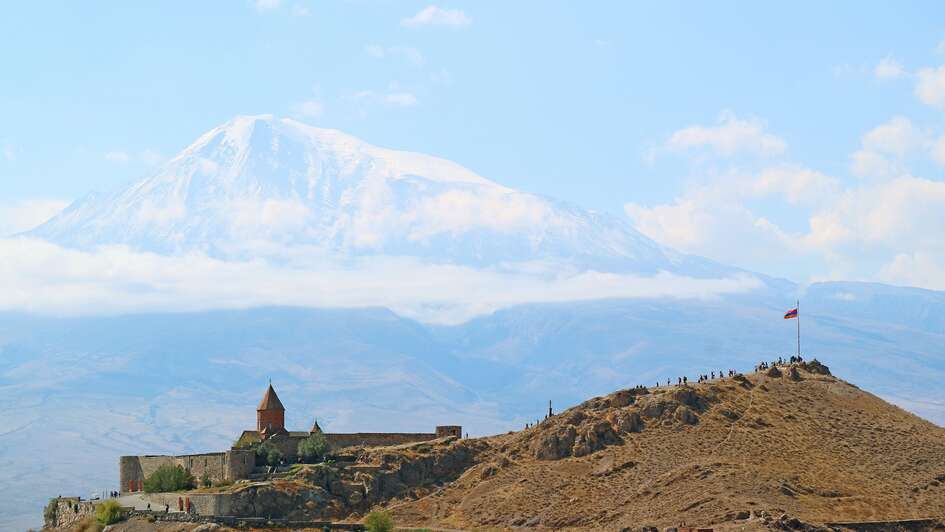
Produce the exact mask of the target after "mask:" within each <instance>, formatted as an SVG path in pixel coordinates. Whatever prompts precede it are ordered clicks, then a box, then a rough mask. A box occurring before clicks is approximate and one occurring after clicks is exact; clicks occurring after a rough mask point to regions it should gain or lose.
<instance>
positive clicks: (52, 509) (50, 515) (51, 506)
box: [43, 499, 59, 526]
mask: <svg viewBox="0 0 945 532" xmlns="http://www.w3.org/2000/svg"><path fill="white" fill-rule="evenodd" d="M58 510H59V500H58V499H49V502H48V503H47V504H46V509H44V510H43V521H45V522H46V524H47V525H51V526H52V525H55V524H56V517H57V516H56V513H57V512H58Z"/></svg>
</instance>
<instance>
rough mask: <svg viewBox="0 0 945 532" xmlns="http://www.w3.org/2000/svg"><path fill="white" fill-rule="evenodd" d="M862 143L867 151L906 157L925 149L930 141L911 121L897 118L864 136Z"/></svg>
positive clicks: (900, 117)
mask: <svg viewBox="0 0 945 532" xmlns="http://www.w3.org/2000/svg"><path fill="white" fill-rule="evenodd" d="M862 142H863V147H864V148H865V149H867V150H870V151H874V152H879V153H889V154H893V155H896V156H898V157H905V156H906V155H907V154H909V153H910V152H912V151H915V150H921V149H923V148H925V146H926V145H927V142H928V141H927V138H926V134H925V133H924V132H923V131H922V130H920V129H919V128H917V127H916V126H914V125H913V124H912V121H911V120H909V119H908V118H906V117H903V116H896V117H893V118H892V119H891V120H890V121H889V122H886V123H885V124H880V125H879V126H876V127H875V128H873V129H871V130H870V131H868V132H867V133H866V134H865V135H863V138H862Z"/></svg>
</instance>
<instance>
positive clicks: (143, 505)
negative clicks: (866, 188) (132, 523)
mask: <svg viewBox="0 0 945 532" xmlns="http://www.w3.org/2000/svg"><path fill="white" fill-rule="evenodd" d="M114 500H117V501H118V504H120V505H122V506H123V507H125V508H134V509H135V510H141V511H146V510H147V509H148V503H149V502H151V501H149V500H147V499H145V498H144V496H142V495H122V496H121V497H118V498H117V499H114ZM158 506H160V508H159V507H158ZM151 511H153V512H163V511H164V505H163V504H162V505H157V506H156V505H154V504H153V503H152V504H151ZM168 513H172V514H173V513H178V512H177V509H176V508H174V507H173V506H171V508H170V511H169V512H168Z"/></svg>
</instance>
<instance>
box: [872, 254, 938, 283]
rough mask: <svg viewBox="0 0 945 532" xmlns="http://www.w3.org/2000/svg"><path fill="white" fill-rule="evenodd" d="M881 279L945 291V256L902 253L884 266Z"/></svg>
mask: <svg viewBox="0 0 945 532" xmlns="http://www.w3.org/2000/svg"><path fill="white" fill-rule="evenodd" d="M879 278H880V279H881V280H883V281H885V282H887V283H890V284H899V285H906V286H922V287H925V288H930V289H934V290H945V255H943V254H941V253H939V254H935V253H929V252H924V251H916V252H913V253H900V254H898V255H896V256H895V258H893V260H891V261H890V262H889V263H888V264H886V265H885V266H883V269H882V271H881V272H880V275H879Z"/></svg>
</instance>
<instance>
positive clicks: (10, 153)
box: [0, 140, 20, 163]
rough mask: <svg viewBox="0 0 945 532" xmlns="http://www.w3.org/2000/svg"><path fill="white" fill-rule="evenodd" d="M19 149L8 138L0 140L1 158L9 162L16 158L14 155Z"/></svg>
mask: <svg viewBox="0 0 945 532" xmlns="http://www.w3.org/2000/svg"><path fill="white" fill-rule="evenodd" d="M19 151H20V150H19V148H17V146H16V145H15V144H13V143H12V142H10V141H8V140H4V141H2V142H0V155H2V156H3V159H4V160H5V161H7V162H9V163H12V162H13V161H15V160H16V155H17V153H18V152H19Z"/></svg>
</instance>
